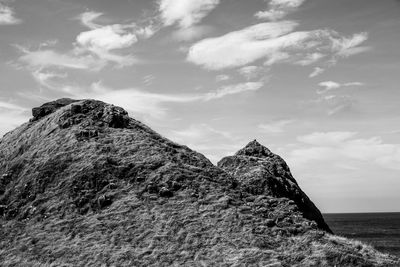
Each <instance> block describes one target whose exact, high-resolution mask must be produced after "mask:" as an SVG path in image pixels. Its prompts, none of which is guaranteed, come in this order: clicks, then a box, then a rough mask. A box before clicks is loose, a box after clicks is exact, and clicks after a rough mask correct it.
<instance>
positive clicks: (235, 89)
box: [201, 82, 264, 101]
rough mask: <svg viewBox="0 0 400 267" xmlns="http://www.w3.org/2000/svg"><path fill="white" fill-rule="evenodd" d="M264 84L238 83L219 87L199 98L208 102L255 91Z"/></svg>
mask: <svg viewBox="0 0 400 267" xmlns="http://www.w3.org/2000/svg"><path fill="white" fill-rule="evenodd" d="M263 85H264V83H262V82H247V83H239V84H234V85H227V86H223V87H220V88H219V89H217V90H216V91H214V92H209V93H206V94H205V95H203V96H201V98H202V99H203V100H204V101H209V100H213V99H218V98H222V97H224V96H227V95H233V94H239V93H243V92H248V91H257V90H259V89H260V88H261V87H263Z"/></svg>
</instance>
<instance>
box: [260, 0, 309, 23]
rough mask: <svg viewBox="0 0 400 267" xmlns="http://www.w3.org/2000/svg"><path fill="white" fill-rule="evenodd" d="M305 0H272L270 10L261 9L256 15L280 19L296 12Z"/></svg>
mask: <svg viewBox="0 0 400 267" xmlns="http://www.w3.org/2000/svg"><path fill="white" fill-rule="evenodd" d="M304 2H305V0H271V1H270V2H269V3H268V10H265V11H259V12H257V13H256V14H255V16H256V17H257V18H259V19H267V20H272V21H274V20H279V19H282V18H284V17H285V16H286V15H287V14H289V13H291V12H294V11H295V10H296V9H297V8H299V7H300V6H301V5H302V4H303V3H304Z"/></svg>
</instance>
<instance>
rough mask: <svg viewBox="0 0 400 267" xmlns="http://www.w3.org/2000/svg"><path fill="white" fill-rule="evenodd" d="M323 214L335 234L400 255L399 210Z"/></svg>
mask: <svg viewBox="0 0 400 267" xmlns="http://www.w3.org/2000/svg"><path fill="white" fill-rule="evenodd" d="M323 216H324V218H325V221H326V223H327V224H328V225H329V227H330V228H331V229H332V231H333V232H334V233H335V234H336V235H340V236H344V237H347V238H350V239H356V240H360V241H362V242H364V243H367V244H370V245H372V246H373V247H374V248H376V249H377V250H379V251H381V252H384V253H389V254H392V255H396V256H398V257H399V256H400V212H368V213H364V212H363V213H324V214H323Z"/></svg>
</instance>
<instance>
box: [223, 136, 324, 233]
mask: <svg viewBox="0 0 400 267" xmlns="http://www.w3.org/2000/svg"><path fill="white" fill-rule="evenodd" d="M218 167H220V168H221V169H223V170H225V171H226V172H228V173H229V174H231V175H232V176H233V177H235V178H236V179H237V180H238V181H239V182H240V183H241V186H242V188H243V190H245V191H246V192H249V193H251V194H255V195H268V196H273V197H278V198H280V197H285V198H288V199H291V200H293V201H294V203H295V204H296V206H297V207H298V208H299V210H300V211H301V212H302V213H303V216H304V217H305V218H307V219H309V220H312V221H315V222H316V223H317V224H318V227H319V228H321V229H323V230H325V231H327V232H330V233H331V230H330V229H329V227H328V225H327V224H326V223H325V221H324V218H323V217H322V215H321V213H320V211H319V210H318V209H317V207H316V206H315V205H314V203H313V202H312V201H311V200H310V199H309V198H308V197H307V195H306V194H305V193H304V192H303V191H302V190H301V189H300V187H299V185H298V184H297V182H296V180H295V179H294V178H293V176H292V174H291V173H290V170H289V167H288V165H287V164H286V162H285V161H284V160H283V159H282V158H281V157H280V156H278V155H275V154H274V153H272V152H271V151H270V150H269V149H268V148H266V147H264V146H262V145H261V144H259V143H258V142H257V141H256V140H254V141H252V142H250V143H249V144H248V145H247V146H246V147H244V148H242V149H241V150H239V151H238V152H237V153H236V154H235V155H234V156H231V157H225V158H223V159H222V160H221V161H220V162H219V163H218Z"/></svg>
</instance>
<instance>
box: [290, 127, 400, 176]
mask: <svg viewBox="0 0 400 267" xmlns="http://www.w3.org/2000/svg"><path fill="white" fill-rule="evenodd" d="M356 135H357V133H356V132H326V133H321V132H317V133H312V134H309V135H305V136H300V137H298V140H299V141H301V142H303V143H305V144H307V145H311V147H302V148H297V149H294V150H293V151H292V152H291V153H290V157H291V159H290V160H291V161H292V162H296V164H302V165H304V164H308V163H312V164H315V163H316V162H320V161H325V162H330V164H332V162H341V163H347V164H348V163H349V161H355V162H364V163H369V164H374V165H377V166H380V167H382V168H387V169H395V170H400V144H388V143H384V142H383V140H382V138H381V137H376V136H375V137H371V138H358V139H357V138H355V137H356Z"/></svg>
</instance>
